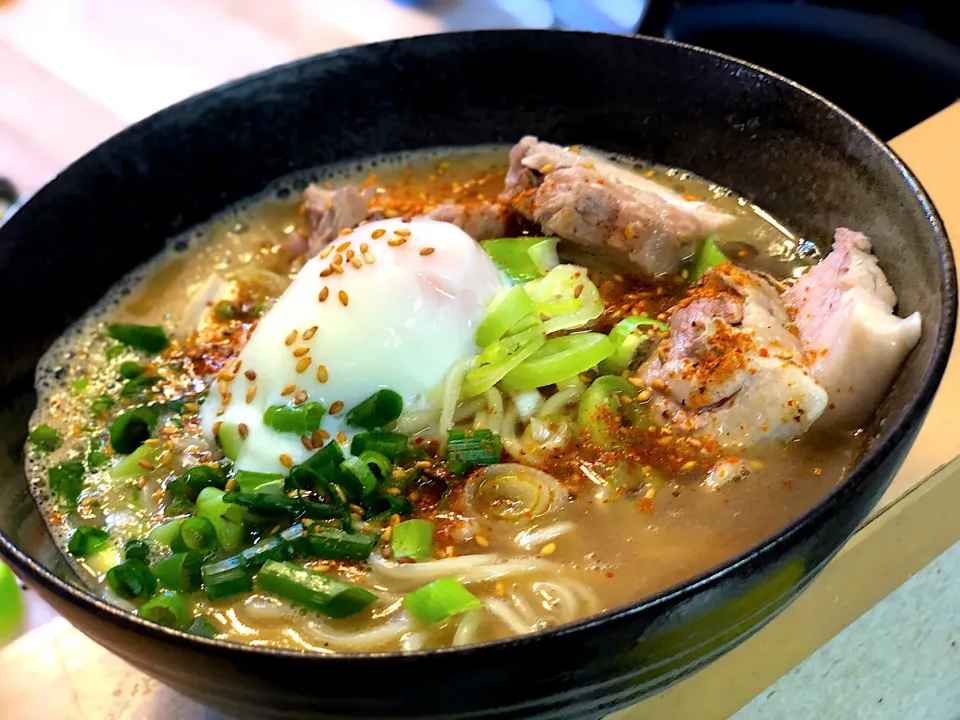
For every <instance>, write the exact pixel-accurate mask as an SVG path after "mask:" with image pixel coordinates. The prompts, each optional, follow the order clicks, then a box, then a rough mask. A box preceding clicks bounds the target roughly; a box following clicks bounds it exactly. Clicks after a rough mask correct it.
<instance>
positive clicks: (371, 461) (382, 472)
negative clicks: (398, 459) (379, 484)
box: [360, 450, 393, 481]
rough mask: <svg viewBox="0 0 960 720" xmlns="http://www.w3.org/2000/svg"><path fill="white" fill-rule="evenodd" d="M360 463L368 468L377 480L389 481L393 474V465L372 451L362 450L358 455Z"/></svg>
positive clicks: (384, 456)
mask: <svg viewBox="0 0 960 720" xmlns="http://www.w3.org/2000/svg"><path fill="white" fill-rule="evenodd" d="M360 462H362V463H363V464H364V465H366V466H367V467H368V468H370V470H371V472H373V474H374V475H376V476H377V479H378V480H381V481H382V480H389V479H390V474H391V473H392V472H393V463H391V462H390V460H389V459H387V457H386V455H382V454H380V453H378V452H376V451H374V450H364V451H363V452H362V453H360Z"/></svg>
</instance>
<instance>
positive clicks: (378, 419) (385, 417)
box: [346, 389, 403, 430]
mask: <svg viewBox="0 0 960 720" xmlns="http://www.w3.org/2000/svg"><path fill="white" fill-rule="evenodd" d="M402 411H403V398H402V397H400V394H399V393H396V392H394V391H393V390H387V389H384V390H377V391H376V392H375V393H374V394H373V395H371V396H370V397H368V398H367V399H366V400H364V401H363V402H362V403H360V404H359V405H357V406H356V407H354V408H353V409H352V410H350V412H348V413H347V417H346V420H347V425H350V426H352V427H358V428H363V429H364V430H376V429H377V428H382V427H383V426H384V425H387V424H389V423H392V422H393V421H394V420H396V419H397V418H398V417H400V413H401V412H402Z"/></svg>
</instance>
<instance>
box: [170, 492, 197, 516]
mask: <svg viewBox="0 0 960 720" xmlns="http://www.w3.org/2000/svg"><path fill="white" fill-rule="evenodd" d="M196 512H197V505H196V503H192V502H190V500H188V499H187V498H185V497H183V496H182V495H175V496H174V497H173V498H171V499H170V502H168V503H166V504H165V505H164V506H163V514H164V516H165V517H168V518H173V517H179V516H181V515H193V514H194V513H196Z"/></svg>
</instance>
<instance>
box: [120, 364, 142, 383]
mask: <svg viewBox="0 0 960 720" xmlns="http://www.w3.org/2000/svg"><path fill="white" fill-rule="evenodd" d="M141 375H143V365H141V364H140V363H138V362H135V361H133V360H124V361H123V362H122V363H120V377H122V378H123V379H124V380H133V379H134V378H138V377H140V376H141Z"/></svg>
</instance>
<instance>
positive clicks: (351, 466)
mask: <svg viewBox="0 0 960 720" xmlns="http://www.w3.org/2000/svg"><path fill="white" fill-rule="evenodd" d="M340 469H341V470H343V471H344V472H345V473H347V474H349V475H350V476H352V477H353V478H354V479H355V480H356V481H357V482H358V483H359V484H360V487H361V488H362V492H361V494H362V495H369V494H370V493H372V492H373V491H374V490H376V489H377V478H376V476H375V475H374V474H373V472H372V471H371V470H370V466H369V465H367V464H366V463H365V462H363V460H361V459H360V458H357V457H349V458H347V459H346V460H344V461H343V462H342V463H340Z"/></svg>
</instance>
